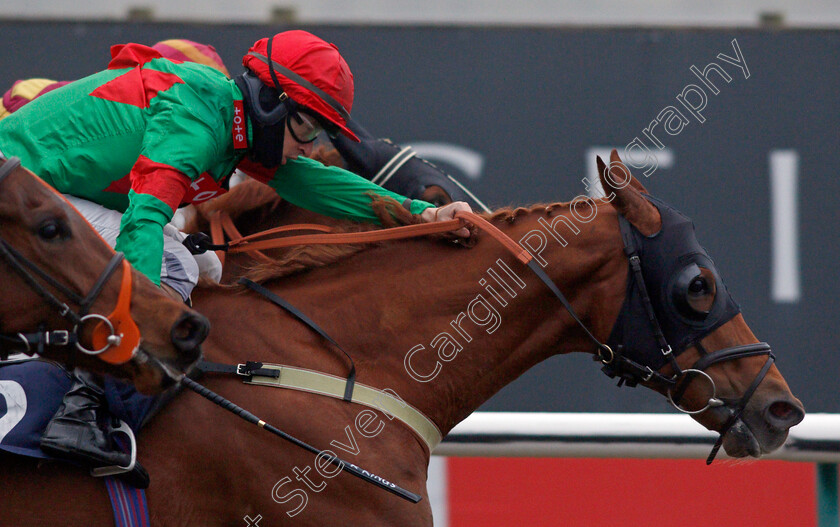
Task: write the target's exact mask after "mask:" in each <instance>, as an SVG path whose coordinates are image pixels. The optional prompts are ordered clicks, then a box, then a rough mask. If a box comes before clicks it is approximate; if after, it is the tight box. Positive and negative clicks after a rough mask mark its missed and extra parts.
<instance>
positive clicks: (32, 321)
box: [0, 158, 208, 392]
mask: <svg viewBox="0 0 840 527" xmlns="http://www.w3.org/2000/svg"><path fill="white" fill-rule="evenodd" d="M0 159H2V158H0ZM0 162H2V165H0V232H2V234H0V270H2V274H3V280H2V281H0V298H2V302H0V355H5V354H10V353H17V352H24V353H27V354H30V355H31V354H32V353H35V352H38V353H40V354H41V355H42V356H44V357H47V358H50V359H53V360H56V361H58V362H62V363H65V364H71V363H72V365H74V366H78V367H82V368H85V369H89V370H91V371H96V372H99V373H108V374H111V375H114V376H117V377H121V378H125V379H129V380H131V381H133V382H134V383H135V384H136V385H137V387H138V388H140V389H142V390H143V391H146V392H157V391H159V390H160V389H162V384H166V383H171V382H172V380H171V376H170V375H169V374H167V373H166V372H164V371H162V369H161V367H163V368H170V369H172V370H174V371H176V372H183V371H184V370H185V369H187V368H188V367H189V366H191V365H192V364H193V363H194V362H195V361H196V360H197V359H198V357H199V354H200V344H201V342H202V340H203V339H204V337H205V336H206V334H207V331H208V323H207V320H206V319H205V318H204V317H202V316H201V315H199V314H197V313H195V312H194V311H192V310H190V309H187V307H186V306H184V305H183V304H180V303H178V302H175V301H173V300H170V299H169V298H168V297H167V296H166V295H164V294H163V293H162V292H161V291H160V290H159V289H158V288H157V287H155V286H154V284H152V283H151V282H150V281H149V280H148V279H146V278H145V277H143V276H142V275H140V274H139V273H138V272H137V271H135V270H134V269H132V268H131V266H129V265H128V263H127V262H125V261H124V259H122V255H115V253H114V251H113V249H111V248H110V247H109V246H108V244H107V243H106V242H105V241H104V240H103V239H102V238H101V237H99V235H97V234H96V231H94V230H93V228H92V227H91V226H90V224H89V223H87V221H85V219H84V218H83V217H82V216H81V215H80V214H79V213H78V212H77V211H76V209H75V208H73V206H71V205H70V204H69V203H67V201H66V200H64V199H63V198H62V197H61V195H60V194H58V193H57V192H55V191H54V190H52V189H51V188H50V187H49V186H47V185H46V184H45V183H44V182H43V181H41V180H40V179H39V178H37V177H36V176H35V175H33V174H32V173H31V172H29V171H28V170H26V169H24V168H22V167H21V166H20V164H19V162H18V161H17V160H16V159H14V158H12V159H10V160H2V161H0ZM126 273H129V274H126ZM135 324H136V325H135ZM120 334H121V335H122V337H121V338H120V337H119V335H120ZM114 337H116V338H117V339H119V340H114ZM108 338H111V339H112V340H110V341H109V340H108ZM76 341H78V346H77V345H76ZM99 351H101V352H102V353H96V352H99ZM149 356H151V357H154V358H156V359H159V361H150V360H149Z"/></svg>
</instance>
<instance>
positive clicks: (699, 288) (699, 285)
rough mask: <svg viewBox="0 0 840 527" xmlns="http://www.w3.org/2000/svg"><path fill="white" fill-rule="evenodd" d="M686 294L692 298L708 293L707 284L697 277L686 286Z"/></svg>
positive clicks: (704, 280) (703, 279)
mask: <svg viewBox="0 0 840 527" xmlns="http://www.w3.org/2000/svg"><path fill="white" fill-rule="evenodd" d="M688 292H689V294H690V295H692V296H702V295H704V294H706V293H708V292H709V284H708V283H707V282H706V279H705V278H703V277H702V276H698V277H696V278H694V280H692V281H691V283H690V284H688Z"/></svg>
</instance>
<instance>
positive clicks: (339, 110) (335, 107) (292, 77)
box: [248, 39, 350, 122]
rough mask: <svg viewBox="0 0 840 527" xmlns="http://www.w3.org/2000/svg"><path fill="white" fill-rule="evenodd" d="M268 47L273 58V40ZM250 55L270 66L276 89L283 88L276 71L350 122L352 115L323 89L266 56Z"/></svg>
mask: <svg viewBox="0 0 840 527" xmlns="http://www.w3.org/2000/svg"><path fill="white" fill-rule="evenodd" d="M268 46H269V49H267V50H266V51H267V53H268V54H269V56H271V39H269V41H268ZM248 55H251V56H253V57H256V58H257V59H259V60H261V61H262V62H264V63H265V64H268V70H269V72H270V73H271V80H273V81H274V84H275V88H277V89H278V90H280V89H281V88H280V83H279V82H277V75H276V74H275V73H274V71H275V70H277V71H279V72H280V73H282V74H283V76H284V77H286V78H287V79H289V80H290V81H292V82H294V83H296V84H300V85H301V86H303V87H304V88H306V89H307V90H309V91H311V92H313V93H314V94H315V95H317V96H318V97H320V98H321V99H323V100H324V102H326V103H327V104H329V105H330V108H332V109H333V110H335V111H336V112H337V113H338V115H340V116H341V117H342V119H344V122H347V121H349V120H350V113H349V112H348V111H347V110H345V109H344V106H342V105H341V103H339V102H338V101H336V100H335V99H333V98H332V96H331V95H330V94H328V93H327V92H325V91H324V90H322V89H321V88H319V87H317V86H315V85H314V84H312V83H311V82H309V81H308V80H306V79H304V78H303V77H301V76H300V75H298V74H297V73H295V72H294V71H292V70H290V69H289V68H286V67H284V66H281V65H280V64H278V63H277V62H275V61H273V60H269V59H268V58H267V57H265V56H264V55H260V54H259V53H257V52H256V51H250V52H248Z"/></svg>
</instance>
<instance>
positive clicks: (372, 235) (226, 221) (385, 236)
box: [207, 211, 775, 465]
mask: <svg viewBox="0 0 840 527" xmlns="http://www.w3.org/2000/svg"><path fill="white" fill-rule="evenodd" d="M455 218H456V219H454V220H450V221H442V222H435V223H423V224H417V225H407V226H402V227H395V228H391V229H382V230H375V231H366V232H361V233H333V232H332V231H333V230H332V229H331V228H330V227H326V226H323V225H313V224H300V225H286V226H282V227H278V228H275V229H270V230H267V231H263V232H258V233H255V234H252V235H249V236H242V235H241V234H239V231H238V230H237V229H236V227H235V226H234V225H233V221H232V220H231V219H230V217H229V216H228V215H227V214H224V213H221V212H220V213H217V214H216V215H214V216H213V217H212V218H211V232H212V234H213V241H214V242H215V245H212V246H211V245H208V246H207V248H208V249H213V250H219V251H227V252H232V253H239V252H258V251H262V250H265V249H276V248H282V247H290V246H294V245H304V244H313V245H314V244H345V243H348V244H349V243H371V242H377V241H384V240H398V239H405V238H412V237H416V236H423V235H427V234H436V233H443V232H449V231H453V230H456V229H459V228H461V227H464V226H465V224H466V223H472V224H473V225H475V226H476V227H477V228H479V229H480V230H482V231H484V232H485V233H487V234H488V235H490V236H492V237H493V238H494V239H496V240H497V241H498V242H499V243H501V244H502V246H504V247H505V249H507V250H508V251H509V252H511V253H512V254H513V255H514V256H515V257H516V258H517V259H518V260H519V261H520V262H522V263H523V264H524V265H526V266H527V267H528V268H530V269H531V271H533V272H534V274H536V275H537V277H538V278H539V279H540V280H541V281H542V282H543V283H544V284H545V285H546V286H547V287H548V288H549V289H550V290H551V291H552V293H554V295H555V296H556V297H557V299H558V300H560V302H561V303H562V304H563V307H564V308H565V309H566V311H567V312H568V313H569V315H571V317H572V318H573V319H574V321H575V322H576V323H577V324H578V326H579V327H580V328H581V329H582V330H583V331H584V333H585V334H586V336H587V337H588V338H589V339H590V340H591V341H592V343H593V344H594V345H595V348H596V356H595V360H600V361H601V363H603V364H604V371H605V373H606V374H607V375H608V376H611V377H615V376H620V377H621V380H620V381H619V386H620V385H621V384H622V383H623V382H624V381H628V385H635V384H636V383H639V382H646V383H650V384H658V385H660V386H661V387H663V388H664V390H665V392H666V394H667V398H668V401H669V402H670V403H671V405H672V406H674V408H676V409H677V410H679V411H680V412H683V413H687V414H699V413H701V412H704V411H706V410H708V409H710V408H714V407H720V406H724V405H725V404H726V403H725V402H724V401H722V400H720V399H718V398H717V397H716V393H717V387H716V385H715V382H714V380H713V379H712V377H711V376H710V375H709V374H708V373H706V372H705V371H704V370H705V369H706V368H708V367H710V366H712V365H713V364H716V363H719V362H723V361H728V360H736V359H740V358H745V357H750V356H756V355H767V360H766V361H765V363H764V366H763V367H762V368H761V370H760V371H759V373H758V374H757V375H756V377H755V379H753V382H752V384H751V385H750V386H749V387H748V388H747V390H746V391H745V392H744V394H743V395H742V397H741V398H740V399H739V400H737V401H735V402H734V405H733V406H731V407H730V409H729V411H730V416H729V418H728V419H727V421H726V422H725V423H724V425H723V427H722V428H721V430H719V431H718V433H719V434H720V435H719V437H718V439H717V441H716V443H715V444H714V446H713V447H712V450H711V452H710V453H709V456H708V458H707V459H706V464H707V465H708V464H711V463H712V461H713V460H714V458H715V456H716V455H717V453H718V451H719V450H720V447H721V446H722V444H723V438H724V436H725V435H726V434H727V432H729V430H730V429H731V428H732V427H733V426H734V425H735V424H736V423H737V422H738V420H739V419H740V416H741V414H742V413H743V411H744V409H745V408H746V406H747V404H748V403H749V400H750V398H751V397H752V395H753V393H754V392H755V390H756V389H757V388H758V385H759V384H760V383H761V381H762V380H763V379H764V377H765V376H766V374H767V372H768V371H769V370H770V367H771V366H772V365H773V362H774V360H775V357H774V355H773V353H772V350H771V348H770V345H769V344H767V343H765V342H759V343H754V344H746V345H741V346H733V347H729V348H723V349H720V350H716V351H713V352H710V353H709V352H706V351H705V349H704V348H703V347H702V345H701V344H700V342H699V340H698V341H696V342H694V345H695V347H696V348H697V349H698V351H699V352H700V353H701V355H702V356H701V357H700V359H698V360H697V361H696V362H695V363H694V364H693V365H692V366H691V367H690V368H687V369H685V370H683V369H681V368H680V366H679V365H678V363H677V360H676V357H675V353H674V352H673V350H672V348H671V346H670V345H669V344H668V342H667V341H666V339H665V336H664V335H663V333H662V330H661V328H660V325H659V322H658V319H657V317H656V313H655V312H654V310H653V306H652V304H651V302H650V299H649V296H648V292H647V288H646V287H645V285H644V278H643V276H642V270H641V258H640V257H639V255H638V251H637V248H636V247H635V244H634V242H633V236H632V234H631V233H630V223H629V222H628V221H627V220H626V218H624V217H623V216H621V215H619V225H620V229H621V235H622V236H621V237H622V241H623V243H624V251H625V253H626V255H627V257H628V259H629V265H630V270H631V272H632V273H633V274H634V275H635V277H636V285H637V287H638V289H639V292H640V294H641V295H642V298H643V299H644V303H643V304H644V307H645V314H646V316H647V318H648V319H649V321H650V325H651V329H652V330H653V332H654V335H655V337H656V340H657V342H658V343H659V347H660V350H659V352H660V353H661V354H662V355H663V356H665V358H666V359H667V361H668V363H669V364H670V365H671V367H672V369H673V372H674V373H673V375H672V376H671V377H667V376H665V375H662V374H661V373H659V372H658V371H655V370H653V369H651V368H650V367H649V366H645V365H642V364H639V363H636V362H635V361H633V360H631V359H629V358H627V357H625V356H623V355H622V354H621V352H620V349H618V350H615V351H614V350H613V349H612V348H611V347H610V346H609V345H607V344H606V343H603V342H601V341H600V340H598V338H597V337H595V335H593V334H592V332H591V331H590V330H589V328H588V327H587V326H586V324H584V323H583V321H582V320H581V319H580V318H579V317H578V315H577V313H576V312H575V310H574V308H573V307H572V305H571V303H569V301H568V299H566V297H565V295H563V293H562V292H561V291H560V290H559V288H558V287H557V285H556V284H555V283H554V282H553V281H552V280H551V278H549V277H548V275H547V274H546V273H545V271H543V269H542V268H541V267H540V265H539V264H538V262H537V261H536V260H534V258H533V257H532V256H531V254H530V253H529V252H528V251H527V250H525V249H524V248H523V247H522V246H520V245H519V244H518V243H516V242H515V241H514V240H512V239H511V238H510V237H508V236H507V235H505V234H504V233H503V232H501V231H500V230H499V229H498V228H496V227H495V226H493V225H492V224H490V222H488V221H487V220H485V219H484V218H482V217H480V216H478V215H477V214H475V213H473V212H466V211H458V212H456V213H455ZM300 230H318V231H322V234H305V235H297V236H288V237H282V238H271V239H263V238H266V237H269V236H272V235H275V234H278V233H281V232H289V231H300ZM223 231H224V232H227V234H228V236H230V237H231V238H232V240H231V241H230V242H228V243H224V240H223V238H222V236H223V235H222V232H223ZM259 254H260V258H261V259H268V257H267V256H265V255H264V254H263V253H259ZM220 257H221V256H220ZM619 348H620V346H619ZM690 373H693V374H697V375H699V376H701V377H703V378H704V379H706V380H707V381H708V382H709V384H710V385H711V387H712V396H711V397H710V398H709V400H708V401H707V403H706V405H705V406H704V407H703V408H701V409H700V410H694V411H689V410H686V409H684V408H682V407H680V406H679V404H678V403H679V400H680V398H681V396H682V395H683V393H684V392H685V390H686V389H687V387H688V385H689V384H690V382H691V381H692V380H693V379H691V378H689V376H688V375H689V374H690ZM680 381H684V382H682V383H681V382H680ZM674 389H676V390H677V393H676V394H674V393H672V392H673V390H674Z"/></svg>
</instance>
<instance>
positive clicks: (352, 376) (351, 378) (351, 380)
mask: <svg viewBox="0 0 840 527" xmlns="http://www.w3.org/2000/svg"><path fill="white" fill-rule="evenodd" d="M239 283H240V284H243V285H245V286H247V287H249V288H251V289H253V290H254V291H256V292H257V293H259V294H261V295H262V296H264V297H266V298H267V299H268V300H270V301H271V302H273V303H274V304H276V305H278V306H280V307H282V308H283V309H285V310H286V311H288V312H289V313H291V314H292V315H294V317H295V318H297V319H298V320H300V321H301V322H303V323H304V324H306V325H307V326H309V327H310V328H312V329H313V330H314V331H315V332H316V333H318V334H319V335H321V336H322V337H324V338H325V339H326V340H327V341H328V342H330V343H332V345H333V346H335V347H336V348H338V349H339V351H341V353H343V354H344V355H345V356H347V360H349V361H350V373H349V374H348V375H347V384H346V385H345V388H344V400H345V401H347V402H352V401H353V386H354V385H355V383H356V363H355V362H353V357H351V356H350V354H349V353H347V352H346V351H344V348H342V347H341V346H339V345H338V342H336V341H335V340H333V338H332V337H330V336H329V335H327V334H326V333H325V332H324V330H323V329H321V327H320V326H318V324H316V323H315V322H313V321H312V319H310V318H309V317H307V316H306V315H305V314H303V313H301V312H300V311H299V310H298V309H297V308H295V306H293V305H291V304H290V303H288V302H286V301H285V300H283V299H282V298H280V297H279V296H278V295H276V294H274V293H272V292H271V291H269V290H268V289H266V288H265V287H263V286H261V285H260V284H258V283H256V282H253V281H251V280H248V279H247V278H240V279H239Z"/></svg>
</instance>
